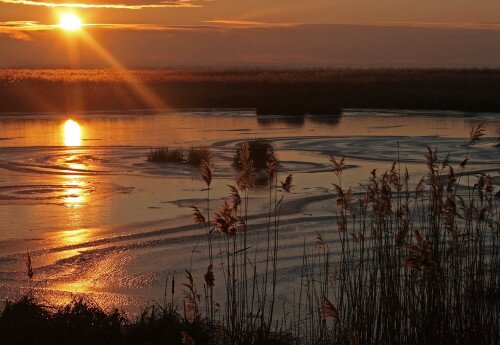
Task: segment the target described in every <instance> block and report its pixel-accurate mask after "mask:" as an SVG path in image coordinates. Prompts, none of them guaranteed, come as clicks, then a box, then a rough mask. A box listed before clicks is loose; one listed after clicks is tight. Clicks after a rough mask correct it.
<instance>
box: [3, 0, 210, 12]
mask: <svg viewBox="0 0 500 345" xmlns="http://www.w3.org/2000/svg"><path fill="white" fill-rule="evenodd" d="M1 3H3V4H11V5H27V6H41V7H52V8H54V7H64V8H110V9H128V10H140V9H144V8H171V7H175V8H195V7H201V4H200V1H193V0H165V1H158V2H154V1H149V0H136V1H134V0H124V1H119V0H118V1H116V2H113V0H112V1H102V2H101V1H99V0H93V1H92V0H91V1H87V2H54V1H40V0H0V4H1Z"/></svg>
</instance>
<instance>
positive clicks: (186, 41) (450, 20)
mask: <svg viewBox="0 0 500 345" xmlns="http://www.w3.org/2000/svg"><path fill="white" fill-rule="evenodd" d="M67 12H71V13H74V14H75V15H77V16H78V17H79V18H80V19H81V21H82V22H83V23H84V27H83V28H82V30H76V31H71V32H70V31H67V30H63V29H62V28H61V27H60V26H59V23H60V20H61V19H60V18H61V15H62V14H63V13H67ZM112 60H113V61H114V62H119V63H121V64H123V65H126V66H137V67H148V66H152V67H159V66H183V65H200V66H202V65H208V66H212V65H216V66H228V65H268V66H288V65H298V66H323V65H333V66H356V67H359V66H449V67H457V66H477V67H482V66H489V67H498V66H500V1H498V0H476V1H471V0H439V1H438V0H421V1H414V0H412V1H409V0H377V1H375V0H307V1H305V0H272V1H271V0H193V1H190V0H172V1H169V0H166V1H165V0H163V1H162V0H81V1H79V0H75V1H74V2H72V3H71V4H68V3H65V2H64V0H62V1H61V0H0V66H4V67H16V66H33V67H40V66H51V67H53V66H57V67H79V66H81V67H93V66H99V67H102V66H107V65H109V64H110V63H112Z"/></svg>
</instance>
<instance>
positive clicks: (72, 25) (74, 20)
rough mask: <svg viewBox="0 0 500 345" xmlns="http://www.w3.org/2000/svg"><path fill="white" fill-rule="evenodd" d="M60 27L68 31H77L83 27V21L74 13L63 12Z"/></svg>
mask: <svg viewBox="0 0 500 345" xmlns="http://www.w3.org/2000/svg"><path fill="white" fill-rule="evenodd" d="M59 27H60V28H61V29H63V30H67V31H75V30H78V29H80V28H81V27H82V21H81V20H80V18H79V17H78V16H77V15H76V14H74V13H63V14H61V18H60V22H59Z"/></svg>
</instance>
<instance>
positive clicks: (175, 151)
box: [147, 147, 185, 163]
mask: <svg viewBox="0 0 500 345" xmlns="http://www.w3.org/2000/svg"><path fill="white" fill-rule="evenodd" d="M147 160H148V161H149V162H159V163H183V162H184V160H185V157H184V152H183V150H182V149H180V148H170V147H158V148H155V149H151V151H149V153H148V154H147Z"/></svg>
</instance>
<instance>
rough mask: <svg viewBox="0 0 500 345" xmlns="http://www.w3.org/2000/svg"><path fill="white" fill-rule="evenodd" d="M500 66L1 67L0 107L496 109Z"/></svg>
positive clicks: (294, 112)
mask: <svg viewBox="0 0 500 345" xmlns="http://www.w3.org/2000/svg"><path fill="white" fill-rule="evenodd" d="M499 91H500V70H490V69H449V70H447V69H308V70H307V69H305V70H304V69H302V70H298V69H297V70H295V69H284V70H271V69H268V70H258V69H239V70H238V69H235V70H218V69H193V70H133V71H125V70H0V112H18V111H30V112H47V111H54V112H74V111H96V110H127V109H155V108H159V107H162V108H172V107H174V108H175V107H177V108H186V107H187V108H197V107H202V108H256V109H257V111H258V113H260V114H263V115H265V114H289V115H301V114H304V113H311V114H321V115H334V114H338V113H339V112H340V111H341V109H342V108H368V109H374V108H378V109H439V110H458V111H490V112H496V111H500V99H499V97H498V93H499Z"/></svg>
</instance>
